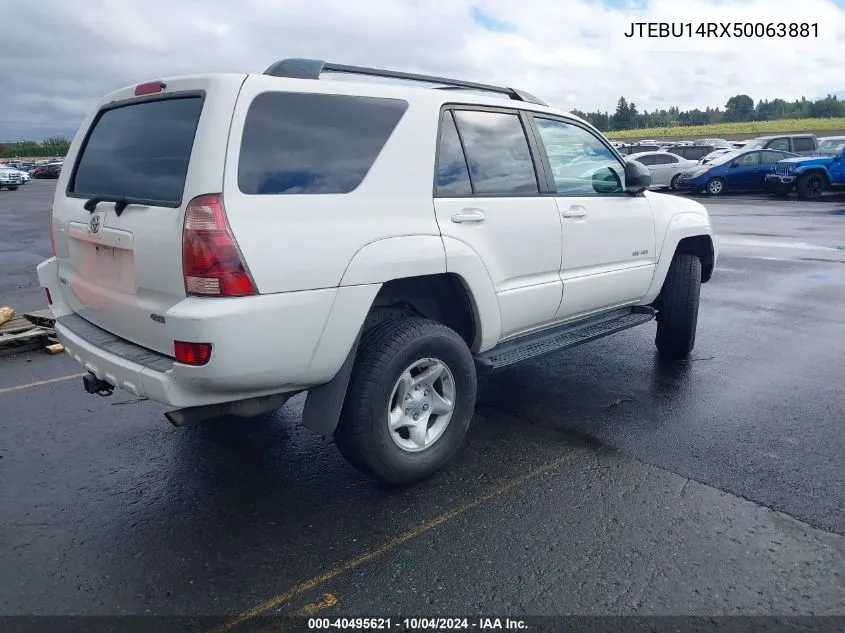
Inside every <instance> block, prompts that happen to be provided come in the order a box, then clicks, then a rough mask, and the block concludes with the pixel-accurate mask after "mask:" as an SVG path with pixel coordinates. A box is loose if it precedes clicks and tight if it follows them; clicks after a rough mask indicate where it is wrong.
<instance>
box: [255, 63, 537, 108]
mask: <svg viewBox="0 0 845 633" xmlns="http://www.w3.org/2000/svg"><path fill="white" fill-rule="evenodd" d="M322 73H346V74H350V75H366V76H368V77H385V78H388V79H402V80H406V81H419V82H423V83H429V84H442V86H441V88H442V89H445V90H479V91H482V92H496V93H498V94H502V95H505V96H507V97H509V98H511V99H514V100H516V101H525V102H527V103H534V104H537V105H542V106H545V105H548V104H546V103H544V102H543V101H541V100H540V99H538V98H537V97H535V96H534V95H531V94H529V93H527V92H524V91H522V90H517V89H516V88H507V87H505V86H493V85H491V84H480V83H475V82H472V81H462V80H460V79H447V78H446V77H435V76H434V75H418V74H416V73H406V72H400V71H396V70H386V69H384V68H367V67H366V66H347V65H346V64H333V63H330V62H325V61H323V60H321V59H298V58H292V59H281V60H279V61H277V62H276V63H274V64H273V65H271V66H270V67H269V68H268V69H267V70H265V71H264V74H265V75H271V76H273V77H290V78H293V79H319V78H320V75H321V74H322Z"/></svg>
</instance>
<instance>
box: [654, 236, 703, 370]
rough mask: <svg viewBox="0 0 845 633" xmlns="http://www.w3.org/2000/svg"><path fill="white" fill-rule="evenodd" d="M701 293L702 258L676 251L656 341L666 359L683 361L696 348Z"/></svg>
mask: <svg viewBox="0 0 845 633" xmlns="http://www.w3.org/2000/svg"><path fill="white" fill-rule="evenodd" d="M700 293H701V260H700V259H699V258H698V257H696V256H695V255H690V254H688V253H675V256H674V257H673V258H672V263H671V264H670V266H669V272H668V273H667V274H666V280H665V281H664V282H663V289H662V290H661V291H660V300H659V302H660V303H659V309H658V312H657V336H656V338H655V341H654V342H655V344H656V345H657V351H658V352H659V353H660V355H661V356H662V357H663V358H667V359H670V360H680V359H683V358H686V357H687V356H689V353H690V352H691V351H692V350H693V347H695V331H696V328H697V326H698V301H699V295H700Z"/></svg>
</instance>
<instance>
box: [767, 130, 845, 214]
mask: <svg viewBox="0 0 845 633" xmlns="http://www.w3.org/2000/svg"><path fill="white" fill-rule="evenodd" d="M765 184H766V190H767V191H771V192H772V193H774V194H776V195H780V196H785V195H786V194H788V193H789V192H790V191H792V190H793V189H797V191H798V195H799V196H800V197H801V198H803V199H805V200H808V199H813V198H818V197H819V196H821V195H822V194H823V193H824V192H825V190H827V189H830V188H833V187H840V186H842V185H845V136H827V137H824V138H822V139H819V149H818V151H817V152H816V154H815V155H813V156H801V157H797V158H787V159H785V160H782V161H779V162H778V163H777V164H776V165H775V171H774V173H772V174H767V175H766V181H765Z"/></svg>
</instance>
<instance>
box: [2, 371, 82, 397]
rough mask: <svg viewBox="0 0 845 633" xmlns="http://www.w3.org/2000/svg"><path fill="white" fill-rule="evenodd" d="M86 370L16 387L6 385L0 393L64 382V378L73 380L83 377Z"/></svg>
mask: <svg viewBox="0 0 845 633" xmlns="http://www.w3.org/2000/svg"><path fill="white" fill-rule="evenodd" d="M84 375H85V372H82V373H81V374H70V375H69V376H59V377H58V378H50V380H39V381H37V382H29V383H27V384H25V385H17V386H16V387H5V388H4V389H0V395H2V394H4V393H11V392H13V391H20V390H21V389H29V388H30V387H40V386H41V385H50V384H53V383H54V382H62V381H63V380H71V379H73V378H82V377H83V376H84Z"/></svg>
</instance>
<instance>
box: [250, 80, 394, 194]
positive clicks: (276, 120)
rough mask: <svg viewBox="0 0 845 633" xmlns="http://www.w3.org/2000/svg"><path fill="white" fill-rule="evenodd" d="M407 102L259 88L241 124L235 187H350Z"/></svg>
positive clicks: (281, 190)
mask: <svg viewBox="0 0 845 633" xmlns="http://www.w3.org/2000/svg"><path fill="white" fill-rule="evenodd" d="M407 108H408V103H407V102H406V101H403V100H401V99H385V98H377V97H359V96H350V95H327V94H305V93H289V92H267V93H263V94H260V95H258V96H257V97H256V98H255V99H254V100H253V102H252V104H250V107H249V111H248V112H247V116H246V122H245V124H244V131H243V137H242V139H241V150H240V157H239V160H238V188H239V189H240V190H241V192H242V193H245V194H248V195H278V194H330V193H349V192H350V191H353V190H354V189H356V188H357V187H358V185H360V184H361V182H362V181H363V180H364V178H365V177H366V175H367V173H368V172H369V170H370V168H371V167H372V165H373V163H374V162H375V160H376V158H378V155H379V153H380V152H381V150H382V148H383V147H384V145H385V143H387V140H388V138H389V137H390V135H391V134H392V133H393V130H394V129H395V128H396V126H397V125H398V124H399V121H400V119H401V118H402V116H403V115H404V114H405V111H406V110H407Z"/></svg>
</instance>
